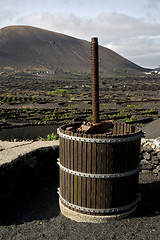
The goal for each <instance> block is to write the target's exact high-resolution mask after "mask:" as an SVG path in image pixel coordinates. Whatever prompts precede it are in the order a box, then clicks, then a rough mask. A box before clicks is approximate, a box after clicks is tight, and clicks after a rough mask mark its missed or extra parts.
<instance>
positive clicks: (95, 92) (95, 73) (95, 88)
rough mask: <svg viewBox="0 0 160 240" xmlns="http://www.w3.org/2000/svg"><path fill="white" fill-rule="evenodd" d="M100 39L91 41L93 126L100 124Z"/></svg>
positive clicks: (95, 38)
mask: <svg viewBox="0 0 160 240" xmlns="http://www.w3.org/2000/svg"><path fill="white" fill-rule="evenodd" d="M98 65H99V64H98V38H97V37H94V38H92V40H91V68H92V116H93V124H95V123H99V69H98Z"/></svg>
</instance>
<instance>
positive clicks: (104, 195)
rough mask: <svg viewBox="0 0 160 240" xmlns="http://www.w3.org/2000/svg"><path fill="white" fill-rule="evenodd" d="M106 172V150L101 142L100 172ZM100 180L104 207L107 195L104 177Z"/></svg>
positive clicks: (103, 206) (102, 205) (104, 206)
mask: <svg viewBox="0 0 160 240" xmlns="http://www.w3.org/2000/svg"><path fill="white" fill-rule="evenodd" d="M104 138H105V137H104ZM106 173H107V151H106V144H102V174H106ZM101 182H102V194H101V196H102V199H101V207H102V208H103V209H105V208H106V202H107V201H108V196H107V194H106V185H107V184H106V183H107V181H106V179H103V180H101Z"/></svg>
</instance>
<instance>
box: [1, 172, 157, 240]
mask: <svg viewBox="0 0 160 240" xmlns="http://www.w3.org/2000/svg"><path fill="white" fill-rule="evenodd" d="M57 187H58V179H57V180H54V181H53V182H48V183H45V184H44V183H43V184H41V185H40V187H38V188H36V189H34V190H33V191H32V192H31V193H30V194H26V195H23V196H22V198H20V199H19V200H18V201H17V202H12V203H11V206H10V208H9V209H7V210H6V214H5V216H3V220H2V222H1V226H0V239H3V240H11V239H12V240H17V239H19V240H34V239H35V240H37V239H38V240H41V239H43V240H44V239H48V240H52V239H53V240H56V239H63V240H64V239H67V240H72V239H73V240H76V239H77V240H81V239H85V240H90V239H96V240H97V239H98V240H100V239H109V240H110V239H127V240H129V239H138V240H139V239H143V240H144V239H145V240H146V239H154V240H158V239H160V179H158V178H157V177H155V176H154V175H153V174H152V173H150V174H149V173H147V174H144V173H140V184H139V192H140V193H141V195H142V200H141V202H140V203H139V205H138V207H137V209H136V211H135V212H134V213H132V215H130V216H129V217H127V218H124V219H121V220H113V219H112V220H108V222H107V223H103V224H95V223H92V224H91V223H77V222H75V221H71V220H69V219H67V218H66V217H64V216H63V215H62V214H61V213H60V211H59V206H58V195H57Z"/></svg>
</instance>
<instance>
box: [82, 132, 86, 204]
mask: <svg viewBox="0 0 160 240" xmlns="http://www.w3.org/2000/svg"><path fill="white" fill-rule="evenodd" d="M83 137H84V138H85V137H86V134H84V135H83ZM82 144H83V145H82V146H83V153H82V155H83V156H82V158H83V161H82V172H83V173H86V172H87V143H85V142H83V143H82ZM82 206H83V207H86V206H87V179H86V177H82Z"/></svg>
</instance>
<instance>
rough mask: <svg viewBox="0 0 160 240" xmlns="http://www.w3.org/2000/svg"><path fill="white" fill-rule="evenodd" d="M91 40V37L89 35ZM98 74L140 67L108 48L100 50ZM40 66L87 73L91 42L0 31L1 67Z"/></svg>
mask: <svg viewBox="0 0 160 240" xmlns="http://www.w3.org/2000/svg"><path fill="white" fill-rule="evenodd" d="M91 37H92V36H91ZM99 60H100V72H108V71H109V72H112V71H114V70H116V69H123V70H125V69H133V70H138V71H144V69H143V68H141V67H139V66H137V65H136V64H134V63H132V62H130V61H128V60H127V59H125V58H123V57H121V56H120V55H118V54H116V53H115V52H113V51H111V50H109V49H108V48H105V47H102V46H100V47H99ZM26 65H27V66H38V67H39V66H43V67H48V68H52V69H57V68H58V69H62V70H70V71H78V72H90V43H89V42H87V41H84V40H80V39H77V38H73V37H70V36H67V35H63V34H60V33H56V32H51V31H47V30H43V29H39V28H35V27H29V26H10V27H6V28H2V29H0V66H2V67H3V66H13V67H14V66H18V67H20V66H22V67H23V66H26Z"/></svg>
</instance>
